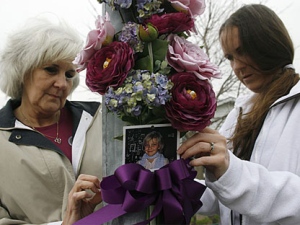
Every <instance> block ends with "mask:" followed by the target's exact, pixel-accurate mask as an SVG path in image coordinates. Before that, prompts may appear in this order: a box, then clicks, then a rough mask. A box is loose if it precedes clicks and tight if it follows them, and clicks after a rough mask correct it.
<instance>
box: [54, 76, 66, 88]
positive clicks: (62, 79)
mask: <svg viewBox="0 0 300 225" xmlns="http://www.w3.org/2000/svg"><path fill="white" fill-rule="evenodd" d="M55 86H57V87H59V88H66V87H67V79H66V76H65V74H64V73H60V74H59V75H58V76H57V77H56V81H55Z"/></svg>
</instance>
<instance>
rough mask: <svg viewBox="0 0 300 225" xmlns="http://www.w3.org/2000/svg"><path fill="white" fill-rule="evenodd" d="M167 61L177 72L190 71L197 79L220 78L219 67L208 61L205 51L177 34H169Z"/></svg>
mask: <svg viewBox="0 0 300 225" xmlns="http://www.w3.org/2000/svg"><path fill="white" fill-rule="evenodd" d="M168 40H169V41H170V44H169V47H168V52H167V61H168V63H169V64H170V66H172V67H173V68H174V69H175V70H176V71H177V72H183V71H186V72H191V73H194V74H195V75H196V76H197V77H198V78H199V79H202V80H204V79H210V78H211V77H214V78H221V72H220V70H219V68H218V67H217V66H216V65H214V64H213V63H211V62H210V61H209V58H208V56H207V55H206V53H205V52H204V51H203V50H202V49H201V48H200V47H199V46H197V45H195V44H193V43H191V42H189V41H187V40H186V39H184V38H181V37H179V36H178V35H173V34H171V35H169V37H168Z"/></svg>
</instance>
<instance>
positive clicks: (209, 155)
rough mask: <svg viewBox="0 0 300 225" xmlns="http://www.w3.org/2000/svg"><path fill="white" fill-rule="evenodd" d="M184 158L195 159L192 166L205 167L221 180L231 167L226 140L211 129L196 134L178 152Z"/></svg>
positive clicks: (191, 163)
mask: <svg viewBox="0 0 300 225" xmlns="http://www.w3.org/2000/svg"><path fill="white" fill-rule="evenodd" d="M177 153H178V154H179V155H181V157H182V158H184V159H187V158H193V160H191V162H190V165H191V166H204V167H205V168H206V169H207V170H209V171H210V172H211V173H213V174H214V176H215V177H216V179H219V178H220V177H221V176H222V175H223V174H224V173H225V172H226V170H227V169H228V167H229V154H228V150H227V144H226V138H225V137H224V136H222V135H220V134H219V132H218V131H215V130H213V129H210V128H208V127H207V128H205V129H203V130H202V131H201V132H199V133H196V134H194V135H193V136H192V137H191V138H189V139H188V140H187V141H185V142H184V143H183V144H182V145H181V146H180V147H179V149H178V150H177Z"/></svg>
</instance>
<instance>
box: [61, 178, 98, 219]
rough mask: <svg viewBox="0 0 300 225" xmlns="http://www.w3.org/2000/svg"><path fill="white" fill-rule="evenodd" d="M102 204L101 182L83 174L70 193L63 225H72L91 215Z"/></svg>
mask: <svg viewBox="0 0 300 225" xmlns="http://www.w3.org/2000/svg"><path fill="white" fill-rule="evenodd" d="M101 202H102V196H101V191H100V181H99V179H98V178H97V177H95V176H92V175H86V174H81V175H79V177H78V179H77V180H76V182H75V184H74V186H73V188H72V190H71V191H70V193H69V198H68V206H67V211H66V215H65V217H64V221H63V225H71V224H73V223H75V222H76V221H78V220H80V219H82V218H83V217H85V216H88V215H89V214H91V213H92V212H93V211H94V209H95V207H96V206H97V205H98V204H99V203H101Z"/></svg>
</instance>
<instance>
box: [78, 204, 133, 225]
mask: <svg viewBox="0 0 300 225" xmlns="http://www.w3.org/2000/svg"><path fill="white" fill-rule="evenodd" d="M126 213H127V212H125V211H124V210H123V209H122V205H106V206H104V207H102V208H101V209H99V210H98V211H96V212H94V213H92V214H90V215H89V216H87V217H85V218H83V219H81V220H79V221H77V222H76V223H74V224H73V225H101V224H104V223H107V222H109V221H111V220H113V219H115V218H117V217H119V216H122V215H124V214H126Z"/></svg>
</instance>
